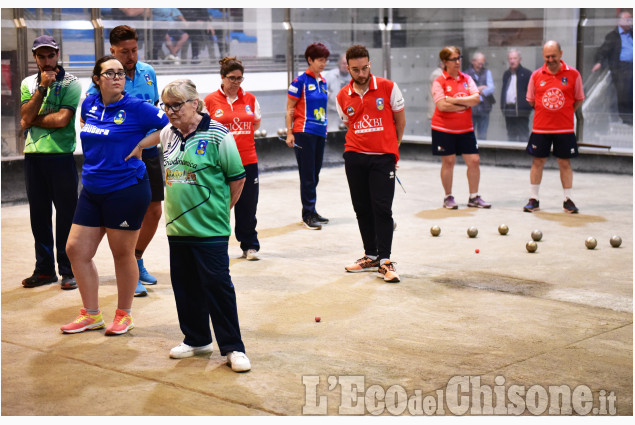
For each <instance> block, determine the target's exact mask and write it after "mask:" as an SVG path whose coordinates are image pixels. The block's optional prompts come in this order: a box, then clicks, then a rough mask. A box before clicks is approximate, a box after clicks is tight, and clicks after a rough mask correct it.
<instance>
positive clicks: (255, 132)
mask: <svg viewBox="0 0 635 425" xmlns="http://www.w3.org/2000/svg"><path fill="white" fill-rule="evenodd" d="M254 137H256V138H258V137H261V135H260V130H256V131H254Z"/></svg>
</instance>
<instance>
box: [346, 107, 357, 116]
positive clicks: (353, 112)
mask: <svg viewBox="0 0 635 425" xmlns="http://www.w3.org/2000/svg"><path fill="white" fill-rule="evenodd" d="M353 114H355V109H353V107H352V106H349V107H348V108H346V115H348V116H349V117H352V116H353Z"/></svg>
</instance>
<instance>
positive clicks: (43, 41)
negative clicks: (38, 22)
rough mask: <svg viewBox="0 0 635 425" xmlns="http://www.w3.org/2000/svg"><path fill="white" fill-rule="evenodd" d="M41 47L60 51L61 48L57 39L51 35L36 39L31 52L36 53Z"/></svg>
mask: <svg viewBox="0 0 635 425" xmlns="http://www.w3.org/2000/svg"><path fill="white" fill-rule="evenodd" d="M40 47H52V48H54V49H55V50H59V49H60V46H59V45H58V44H57V41H55V39H54V38H53V37H51V36H50V35H41V36H39V37H38V38H36V39H35V41H34V42H33V49H31V50H32V51H34V52H35V51H36V50H37V49H39V48H40Z"/></svg>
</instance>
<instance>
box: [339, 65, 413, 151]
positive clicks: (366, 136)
mask: <svg viewBox="0 0 635 425" xmlns="http://www.w3.org/2000/svg"><path fill="white" fill-rule="evenodd" d="M369 78H370V84H369V87H368V90H367V91H366V93H364V94H363V95H359V94H358V93H357V92H355V89H354V88H353V81H351V82H350V83H349V84H347V85H346V86H344V87H343V88H342V90H340V92H339V93H338V94H337V113H338V114H339V116H340V118H342V121H344V122H347V123H348V131H347V132H346V144H345V145H344V151H353V152H359V153H366V154H385V153H392V154H394V155H395V162H397V161H399V144H398V141H397V129H396V128H395V120H394V117H393V113H394V112H401V111H403V109H404V99H403V96H402V95H401V91H400V90H399V87H397V84H396V83H394V82H392V81H390V80H387V79H385V78H381V77H375V76H374V75H373V74H370V77H369ZM386 101H388V105H386V104H385V103H386Z"/></svg>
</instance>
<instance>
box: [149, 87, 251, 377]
mask: <svg viewBox="0 0 635 425" xmlns="http://www.w3.org/2000/svg"><path fill="white" fill-rule="evenodd" d="M161 100H162V101H163V108H164V110H165V112H166V114H167V115H168V118H169V119H170V124H172V125H170V126H167V127H165V128H164V129H163V130H161V144H162V145H163V164H164V165H165V182H166V188H165V224H166V233H167V235H168V243H169V244H170V278H171V279H172V289H173V290H174V299H175V301H176V310H177V313H178V316H179V325H180V326H181V331H182V332H183V334H184V335H185V338H184V339H183V342H182V343H181V344H179V345H177V346H176V347H174V348H172V349H171V350H170V357H172V358H173V359H182V358H185V357H191V356H194V355H196V354H209V353H211V352H212V332H211V330H210V326H209V322H210V318H211V319H212V326H213V328H214V335H216V342H217V343H218V348H219V349H220V354H221V356H227V363H228V364H229V366H230V367H231V368H232V370H233V371H235V372H246V371H248V370H249V369H251V364H250V363H249V359H248V358H247V356H246V355H245V345H244V344H243V341H242V337H241V335H240V326H239V324H238V310H237V307H236V293H235V291H234V285H233V283H232V280H231V276H230V275H229V255H228V252H227V250H228V244H229V235H230V234H231V227H230V218H229V211H230V209H231V208H232V207H233V206H234V205H236V202H238V199H239V198H240V194H241V192H242V189H243V185H244V184H245V175H246V173H245V169H244V168H243V165H242V160H241V158H240V154H239V153H238V148H237V147H236V142H235V141H234V136H232V133H230V131H229V130H228V129H227V127H225V126H224V125H223V124H221V123H219V122H218V121H214V120H212V119H211V118H210V116H209V114H207V113H202V110H203V101H202V100H201V99H200V98H199V95H198V92H197V91H196V86H195V85H194V83H192V81H190V80H176V81H173V82H171V83H170V84H168V85H167V86H166V87H165V88H164V89H163V93H162V94H161Z"/></svg>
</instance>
